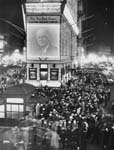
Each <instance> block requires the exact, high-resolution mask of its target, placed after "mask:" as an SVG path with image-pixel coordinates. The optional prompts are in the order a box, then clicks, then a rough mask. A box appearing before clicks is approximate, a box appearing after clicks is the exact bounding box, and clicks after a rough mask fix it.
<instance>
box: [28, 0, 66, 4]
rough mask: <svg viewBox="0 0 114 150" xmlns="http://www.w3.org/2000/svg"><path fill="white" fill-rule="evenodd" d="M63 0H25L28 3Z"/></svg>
mask: <svg viewBox="0 0 114 150" xmlns="http://www.w3.org/2000/svg"><path fill="white" fill-rule="evenodd" d="M62 1H64V0H26V2H28V3H42V2H62Z"/></svg>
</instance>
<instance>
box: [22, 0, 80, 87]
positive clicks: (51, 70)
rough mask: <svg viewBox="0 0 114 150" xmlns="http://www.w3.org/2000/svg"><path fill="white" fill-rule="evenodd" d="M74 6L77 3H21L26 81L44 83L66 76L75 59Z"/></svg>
mask: <svg viewBox="0 0 114 150" xmlns="http://www.w3.org/2000/svg"><path fill="white" fill-rule="evenodd" d="M77 5H78V0H67V1H66V0H55V1H52V0H26V1H25V3H24V4H23V10H24V11H23V12H24V13H23V14H24V15H23V16H24V20H25V29H26V34H27V40H26V47H27V50H26V59H27V81H28V82H31V83H39V82H44V81H45V84H47V83H49V82H51V81H52V82H57V81H58V82H61V80H63V78H64V77H65V76H66V77H68V71H69V70H70V69H71V68H72V62H73V61H74V60H75V59H76V57H77V36H78V34H79V29H78V26H77ZM39 34H40V35H39ZM44 34H46V36H45V38H48V44H47V42H46V44H47V46H45V48H44V47H43V46H42V45H43V41H42V40H41V36H42V35H43V36H44ZM39 43H40V44H39Z"/></svg>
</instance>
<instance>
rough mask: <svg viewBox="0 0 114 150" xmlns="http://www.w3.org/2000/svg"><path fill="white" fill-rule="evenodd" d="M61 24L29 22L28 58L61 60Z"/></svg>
mask: <svg viewBox="0 0 114 150" xmlns="http://www.w3.org/2000/svg"><path fill="white" fill-rule="evenodd" d="M59 38H60V24H57V23H56V24H52V23H27V59H28V60H43V59H46V60H59V59H60V54H59V53H60V50H59Z"/></svg>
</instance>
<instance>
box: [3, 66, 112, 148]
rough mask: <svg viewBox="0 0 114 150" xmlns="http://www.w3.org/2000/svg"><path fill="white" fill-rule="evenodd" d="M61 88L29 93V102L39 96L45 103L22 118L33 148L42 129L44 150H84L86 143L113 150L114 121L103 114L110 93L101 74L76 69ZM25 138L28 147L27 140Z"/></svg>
mask: <svg viewBox="0 0 114 150" xmlns="http://www.w3.org/2000/svg"><path fill="white" fill-rule="evenodd" d="M14 72H15V73H17V72H18V70H15V71H14ZM22 72H23V70H22ZM9 73H10V72H9ZM9 73H8V72H7V75H9ZM21 75H23V73H22V74H21ZM4 77H5V76H4ZM20 79H21V78H20ZM2 81H4V80H3V78H2ZM6 81H7V80H6V78H5V81H4V82H6ZM65 84H66V85H65V86H63V85H61V87H60V88H51V87H48V86H45V87H41V88H37V89H36V91H35V93H33V95H32V98H36V99H37V100H38V97H39V96H41V97H47V98H48V101H47V102H45V103H41V102H40V103H39V102H37V103H33V105H32V110H31V112H29V113H28V114H26V115H27V116H26V118H24V120H25V124H26V125H25V124H24V126H26V127H28V126H32V142H33V143H34V145H35V144H36V145H37V143H38V140H39V138H38V137H39V135H40V134H41V132H39V131H42V130H43V129H45V132H44V134H42V135H41V138H42V140H41V145H42V147H43V148H44V149H46V150H47V149H49V150H50V148H51V149H60V148H61V149H65V148H66V147H69V148H71V149H72V150H73V149H75V150H76V149H77V150H87V144H88V143H89V142H90V143H96V144H97V145H99V146H101V147H103V148H107V149H108V150H109V149H110V148H112V147H113V148H114V145H113V136H114V117H113V116H112V115H110V114H107V112H106V110H105V107H106V106H107V103H108V101H109V100H110V89H109V88H108V87H107V86H106V85H105V84H104V82H103V80H102V76H101V74H100V73H99V72H88V71H87V70H86V71H85V70H81V69H78V70H75V72H74V73H73V74H72V75H71V77H70V79H69V80H68V81H67V82H66V83H65ZM29 121H30V122H32V124H31V123H30V122H29ZM29 123H30V124H29ZM20 126H21V125H20ZM39 129H41V130H39ZM27 136H28V135H27ZM27 138H28V140H27V144H29V138H30V137H29V136H28V137H27ZM26 147H27V146H26ZM26 149H27V148H26Z"/></svg>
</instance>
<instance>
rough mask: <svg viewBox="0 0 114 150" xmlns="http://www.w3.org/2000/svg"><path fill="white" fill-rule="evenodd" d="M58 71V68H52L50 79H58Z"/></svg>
mask: <svg viewBox="0 0 114 150" xmlns="http://www.w3.org/2000/svg"><path fill="white" fill-rule="evenodd" d="M58 71H59V70H58V69H57V68H51V69H50V80H58Z"/></svg>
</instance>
